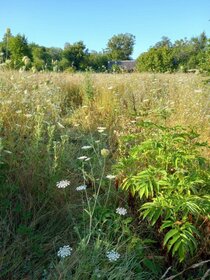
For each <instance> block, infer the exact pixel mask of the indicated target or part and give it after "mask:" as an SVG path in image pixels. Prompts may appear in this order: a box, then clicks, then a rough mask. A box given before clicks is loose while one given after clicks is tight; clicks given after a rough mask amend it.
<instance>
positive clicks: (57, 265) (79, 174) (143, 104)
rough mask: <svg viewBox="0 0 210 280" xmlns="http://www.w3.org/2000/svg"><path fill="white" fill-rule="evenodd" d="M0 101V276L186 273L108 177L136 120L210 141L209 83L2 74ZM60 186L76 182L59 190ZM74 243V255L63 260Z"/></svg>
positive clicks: (179, 77) (181, 77) (184, 77)
mask: <svg viewBox="0 0 210 280" xmlns="http://www.w3.org/2000/svg"><path fill="white" fill-rule="evenodd" d="M0 99H1V102H0V112H1V113H0V139H1V142H0V143H1V144H0V162H1V163H0V187H1V192H0V202H1V216H0V226H1V233H0V247H1V251H0V252H1V253H0V279H84V280H85V279H98V278H100V279H159V278H160V276H161V275H162V274H163V273H164V271H165V270H166V269H167V265H169V264H172V265H173V267H174V272H177V271H178V270H179V269H180V268H179V266H178V265H177V263H176V260H174V261H173V262H170V261H169V257H168V256H166V254H165V252H164V251H162V249H160V248H159V247H158V245H157V241H156V240H155V232H154V230H153V229H152V228H151V227H150V225H149V224H147V222H145V221H142V220H141V219H139V218H138V215H137V214H136V212H135V209H134V207H132V206H131V207H130V208H129V204H130V201H129V198H128V197H127V195H125V194H124V193H123V192H122V191H121V190H119V189H118V182H117V180H109V179H107V178H106V176H107V175H109V174H112V165H113V163H115V162H116V160H117V158H118V155H119V152H120V151H119V148H120V147H119V137H121V136H123V135H124V134H127V133H128V132H131V133H132V132H135V129H136V128H135V123H136V121H137V120H138V119H142V120H148V121H153V122H159V123H162V124H164V125H165V126H169V127H170V126H171V127H172V126H175V125H182V126H184V127H191V128H193V129H196V130H197V131H198V132H199V133H200V140H201V141H209V132H210V129H209V111H208V110H209V84H208V82H205V78H203V77H201V76H197V75H191V74H157V75H154V74H119V75H117V74H114V75H113V74H112V75H110V74H64V73H56V74H55V73H42V74H40V73H35V74H32V73H28V72H23V73H19V72H14V71H2V72H0ZM100 127H102V128H103V129H100ZM84 146H91V148H90V149H83V148H82V147H84ZM103 149H107V150H108V153H107V156H106V157H104V155H103V153H101V150H103ZM203 154H204V155H205V156H208V151H207V149H206V150H203ZM81 156H86V159H87V158H88V159H89V158H90V160H87V161H86V159H85V160H80V159H78V158H80V157H81ZM61 180H69V181H70V186H68V187H66V188H65V189H58V188H57V187H56V183H57V182H59V181H61ZM80 185H85V186H86V187H87V189H86V190H85V191H83V192H79V191H76V187H77V186H80ZM117 207H125V208H126V209H128V214H126V216H125V217H124V216H120V215H119V214H117V213H116V208H117ZM67 244H70V246H71V247H72V248H73V251H72V252H73V253H72V255H71V256H69V257H68V258H65V259H60V258H59V257H58V256H57V251H58V249H59V247H62V246H63V245H67ZM112 249H114V250H116V251H118V252H119V253H120V258H119V259H118V260H117V261H116V262H110V261H109V260H108V258H107V256H106V253H107V251H110V250H112ZM185 265H187V262H186V264H185ZM202 269H203V270H202ZM204 273H205V267H204V268H203V267H201V269H200V270H199V272H198V274H197V275H198V277H199V276H200V275H201V276H202V275H204ZM192 275H193V274H192ZM190 277H191V278H190ZM193 277H194V276H190V275H189V279H195V278H193ZM183 279H185V278H183Z"/></svg>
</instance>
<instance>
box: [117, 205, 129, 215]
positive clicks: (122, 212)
mask: <svg viewBox="0 0 210 280" xmlns="http://www.w3.org/2000/svg"><path fill="white" fill-rule="evenodd" d="M116 213H117V214H119V215H121V216H125V215H126V214H127V209H125V208H123V207H118V208H117V209H116Z"/></svg>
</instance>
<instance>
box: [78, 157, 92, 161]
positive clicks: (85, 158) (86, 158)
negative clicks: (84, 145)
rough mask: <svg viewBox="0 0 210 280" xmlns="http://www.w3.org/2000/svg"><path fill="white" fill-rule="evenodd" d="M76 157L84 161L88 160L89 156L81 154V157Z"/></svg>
mask: <svg viewBox="0 0 210 280" xmlns="http://www.w3.org/2000/svg"><path fill="white" fill-rule="evenodd" d="M77 159H79V160H84V161H88V160H90V158H89V157H86V156H81V157H78V158H77Z"/></svg>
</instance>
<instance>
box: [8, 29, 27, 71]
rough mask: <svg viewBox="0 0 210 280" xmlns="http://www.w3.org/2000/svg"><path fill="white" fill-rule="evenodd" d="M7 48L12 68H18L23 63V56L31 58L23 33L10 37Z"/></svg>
mask: <svg viewBox="0 0 210 280" xmlns="http://www.w3.org/2000/svg"><path fill="white" fill-rule="evenodd" d="M8 49H9V52H10V59H11V61H12V66H13V67H14V68H20V67H21V66H22V65H23V62H22V59H23V57H24V56H27V57H29V58H31V52H30V48H29V46H28V42H27V39H26V37H25V36H24V35H20V34H18V35H16V36H14V37H11V38H10V39H9V42H8Z"/></svg>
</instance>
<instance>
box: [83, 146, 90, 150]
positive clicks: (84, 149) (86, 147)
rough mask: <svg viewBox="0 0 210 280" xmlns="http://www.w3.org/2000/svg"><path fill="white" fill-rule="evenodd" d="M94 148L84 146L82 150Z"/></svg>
mask: <svg viewBox="0 0 210 280" xmlns="http://www.w3.org/2000/svg"><path fill="white" fill-rule="evenodd" d="M91 148H92V146H83V147H82V148H81V149H82V150H89V149H91Z"/></svg>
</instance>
